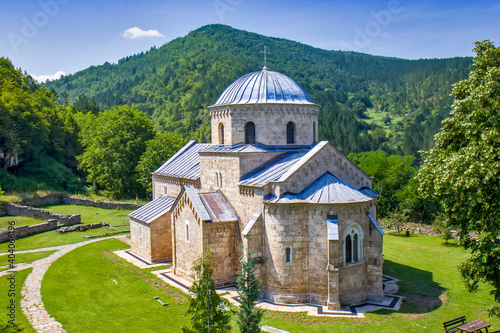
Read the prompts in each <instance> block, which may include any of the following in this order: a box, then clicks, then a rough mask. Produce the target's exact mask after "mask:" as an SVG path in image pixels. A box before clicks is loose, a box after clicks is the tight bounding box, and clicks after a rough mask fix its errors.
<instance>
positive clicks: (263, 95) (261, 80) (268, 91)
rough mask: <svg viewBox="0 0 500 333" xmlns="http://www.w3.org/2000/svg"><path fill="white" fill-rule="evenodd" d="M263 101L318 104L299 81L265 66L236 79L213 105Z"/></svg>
mask: <svg viewBox="0 0 500 333" xmlns="http://www.w3.org/2000/svg"><path fill="white" fill-rule="evenodd" d="M262 103H272V104H274V103H278V104H308V105H316V104H314V103H313V102H312V101H311V98H310V97H309V95H308V94H307V93H306V92H305V90H304V89H302V87H301V86H299V85H298V84H297V82H295V81H294V80H292V79H290V78H289V77H288V76H286V75H283V74H281V73H278V72H273V71H268V70H267V69H266V68H264V69H263V70H262V71H260V72H253V73H248V74H246V75H243V76H242V77H240V78H239V79H237V80H236V81H234V82H233V83H232V84H231V85H230V86H229V87H228V88H227V89H226V90H224V92H223V93H222V94H221V95H220V97H219V99H218V100H217V102H215V104H214V105H211V107H214V106H220V105H233V104H262Z"/></svg>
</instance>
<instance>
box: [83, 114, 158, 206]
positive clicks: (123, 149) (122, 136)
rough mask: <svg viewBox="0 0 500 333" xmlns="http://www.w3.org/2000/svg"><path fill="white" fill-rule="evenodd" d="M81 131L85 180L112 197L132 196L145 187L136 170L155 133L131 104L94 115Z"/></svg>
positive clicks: (150, 124)
mask: <svg viewBox="0 0 500 333" xmlns="http://www.w3.org/2000/svg"><path fill="white" fill-rule="evenodd" d="M86 117H87V122H86V124H85V125H84V126H83V128H82V131H81V132H80V141H81V143H82V146H83V148H84V151H83V154H81V155H79V156H78V157H77V159H78V161H79V162H80V164H79V167H80V168H81V169H83V170H84V171H85V172H87V174H88V177H87V181H88V182H90V183H94V184H96V185H97V186H98V187H99V188H100V189H104V190H106V191H108V192H109V193H110V194H111V195H113V196H115V197H124V196H128V197H134V196H136V195H141V194H143V193H144V192H143V191H144V190H143V188H142V187H141V186H140V185H139V183H138V182H137V179H138V175H137V172H136V171H135V168H136V166H137V163H138V162H139V159H140V157H141V155H142V154H143V153H144V151H145V150H146V142H148V141H149V140H151V139H152V138H153V137H154V135H155V130H154V127H153V122H152V121H151V120H150V119H149V118H147V117H146V115H145V114H144V113H142V112H141V111H139V110H136V109H134V108H132V107H130V106H126V105H123V106H115V107H112V108H111V109H109V110H106V111H104V112H102V113H100V114H99V116H97V117H96V116H94V115H93V114H91V113H88V114H87V115H86Z"/></svg>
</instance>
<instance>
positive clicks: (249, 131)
mask: <svg viewBox="0 0 500 333" xmlns="http://www.w3.org/2000/svg"><path fill="white" fill-rule="evenodd" d="M245 143H246V144H249V145H253V144H255V124H254V123H252V122H249V123H247V124H246V125H245Z"/></svg>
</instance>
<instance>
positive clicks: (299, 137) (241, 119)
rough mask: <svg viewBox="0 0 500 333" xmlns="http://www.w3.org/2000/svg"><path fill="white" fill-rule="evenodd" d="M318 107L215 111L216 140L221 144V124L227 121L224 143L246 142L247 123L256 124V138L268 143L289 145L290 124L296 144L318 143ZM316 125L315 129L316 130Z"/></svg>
mask: <svg viewBox="0 0 500 333" xmlns="http://www.w3.org/2000/svg"><path fill="white" fill-rule="evenodd" d="M318 113H319V107H318V106H305V105H301V106H297V105H281V104H277V105H272V104H267V105H266V106H262V105H258V106H256V105H238V106H236V107H234V106H229V107H227V106H226V107H219V108H213V109H212V110H211V115H212V143H214V144H218V143H219V141H218V125H219V123H223V124H224V144H225V145H228V144H236V143H239V142H244V141H245V124H246V123H248V122H250V121H251V122H253V123H254V124H255V136H256V138H255V139H256V141H257V142H260V143H263V144H266V145H286V144H287V142H286V125H287V123H288V122H289V121H291V122H293V123H294V125H295V144H297V145H311V144H312V143H313V142H317V135H318V130H317V126H318ZM313 128H314V129H313Z"/></svg>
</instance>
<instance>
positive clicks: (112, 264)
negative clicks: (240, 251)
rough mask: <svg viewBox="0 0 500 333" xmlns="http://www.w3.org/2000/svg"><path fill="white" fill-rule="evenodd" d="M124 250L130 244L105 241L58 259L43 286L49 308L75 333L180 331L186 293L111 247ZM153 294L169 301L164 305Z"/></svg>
mask: <svg viewBox="0 0 500 333" xmlns="http://www.w3.org/2000/svg"><path fill="white" fill-rule="evenodd" d="M121 248H127V246H126V245H125V244H124V243H122V242H120V241H118V240H115V239H111V240H104V241H101V242H97V243H93V244H90V245H86V246H83V247H81V248H78V249H76V250H74V251H72V252H70V253H68V254H67V255H65V256H64V257H62V258H60V259H58V260H57V261H56V262H55V263H53V264H52V266H51V267H50V268H49V270H48V271H47V273H46V275H45V277H44V280H43V284H42V297H43V301H44V303H45V308H46V309H47V311H48V312H49V313H50V314H51V315H52V316H53V317H54V318H56V320H58V321H59V322H61V323H62V324H63V327H64V328H65V329H66V330H67V331H68V332H72V333H73V332H75V333H76V332H85V333H87V332H176V331H178V328H179V327H180V326H181V325H183V324H188V322H187V319H186V317H185V316H184V314H185V311H186V307H187V305H186V304H187V303H186V302H185V296H184V295H183V294H182V293H181V292H180V291H177V290H176V289H173V288H172V287H170V286H167V285H165V283H163V282H162V281H160V280H158V279H157V278H156V277H155V276H154V275H153V274H151V273H150V272H149V271H145V270H141V269H138V268H136V267H135V266H133V265H131V264H129V263H127V262H126V261H124V260H123V259H121V258H118V257H117V256H115V255H114V254H113V253H111V251H110V250H111V249H121ZM61 281H65V284H64V293H61V284H60V282H61ZM154 296H160V299H161V300H162V301H164V302H167V303H169V305H168V306H161V304H160V303H158V302H157V301H156V300H154V299H153V297H154Z"/></svg>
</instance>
